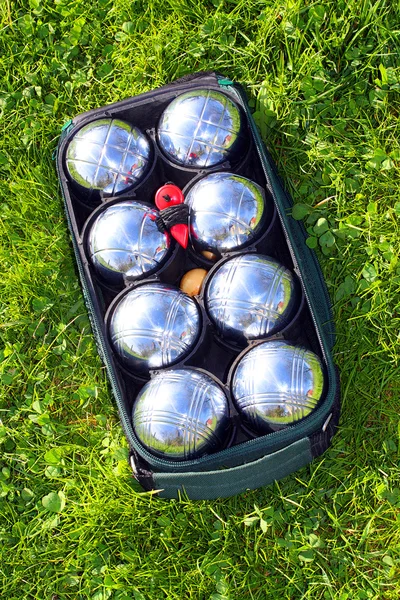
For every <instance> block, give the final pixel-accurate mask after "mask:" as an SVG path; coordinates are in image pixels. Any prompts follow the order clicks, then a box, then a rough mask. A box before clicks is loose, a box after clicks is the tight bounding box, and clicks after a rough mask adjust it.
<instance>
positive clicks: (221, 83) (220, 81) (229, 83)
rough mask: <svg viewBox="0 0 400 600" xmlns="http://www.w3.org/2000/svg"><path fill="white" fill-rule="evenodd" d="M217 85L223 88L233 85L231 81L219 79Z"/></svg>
mask: <svg viewBox="0 0 400 600" xmlns="http://www.w3.org/2000/svg"><path fill="white" fill-rule="evenodd" d="M218 83H219V85H224V86H228V85H233V81H232V80H231V79H226V78H225V79H219V80H218Z"/></svg>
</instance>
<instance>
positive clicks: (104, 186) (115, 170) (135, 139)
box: [65, 118, 151, 200]
mask: <svg viewBox="0 0 400 600" xmlns="http://www.w3.org/2000/svg"><path fill="white" fill-rule="evenodd" d="M150 158H151V146H150V142H149V140H148V138H147V136H145V135H144V134H143V133H142V132H141V131H140V130H139V129H138V128H137V127H134V126H133V125H131V124H130V123H127V122H126V121H121V120H120V119H109V118H104V119H97V120H95V121H91V122H90V123H88V124H87V125H84V126H83V127H82V128H81V129H79V130H78V131H77V132H76V133H75V135H74V136H73V137H72V138H71V140H70V142H69V144H68V146H67V150H66V155H65V164H66V170H67V173H68V176H69V179H70V180H71V182H72V183H73V184H74V185H75V186H76V187H77V188H78V190H79V191H80V192H81V193H82V194H83V195H84V196H85V197H89V199H94V200H98V199H99V198H100V192H103V193H104V194H106V195H108V196H115V195H117V194H121V193H123V192H127V191H128V190H130V189H131V188H132V187H133V186H135V185H137V184H138V183H139V182H140V181H141V180H142V179H143V178H144V176H145V175H146V173H147V172H148V170H149V168H150Z"/></svg>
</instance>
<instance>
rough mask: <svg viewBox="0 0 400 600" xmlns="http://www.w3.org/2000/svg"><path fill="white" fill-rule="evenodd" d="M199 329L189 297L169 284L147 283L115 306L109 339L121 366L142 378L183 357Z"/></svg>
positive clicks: (197, 314)
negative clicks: (150, 370) (122, 364)
mask: <svg viewBox="0 0 400 600" xmlns="http://www.w3.org/2000/svg"><path fill="white" fill-rule="evenodd" d="M201 327H202V322H201V314H200V309H199V308H198V305H197V304H196V302H195V301H194V300H192V298H189V296H187V295H186V294H184V293H183V292H181V291H180V290H179V289H178V288H175V287H173V286H171V285H167V284H164V283H148V284H144V285H141V286H138V287H137V288H136V289H134V290H132V291H131V292H129V293H128V294H126V296H124V297H123V298H122V300H121V301H120V302H119V304H118V305H117V306H116V308H115V310H114V312H113V314H112V317H111V321H110V338H111V343H112V346H113V348H114V351H115V352H116V353H117V355H118V356H119V357H120V359H121V360H122V362H123V363H124V365H125V366H126V367H127V368H128V369H130V370H132V371H133V372H134V373H136V374H138V375H141V376H143V375H146V374H147V373H148V371H149V369H158V368H162V367H168V366H169V365H171V364H173V363H175V362H177V361H179V360H182V359H183V358H185V356H186V355H187V354H189V352H190V351H191V350H192V349H193V347H194V345H195V344H196V342H197V339H198V337H199V335H200V332H201Z"/></svg>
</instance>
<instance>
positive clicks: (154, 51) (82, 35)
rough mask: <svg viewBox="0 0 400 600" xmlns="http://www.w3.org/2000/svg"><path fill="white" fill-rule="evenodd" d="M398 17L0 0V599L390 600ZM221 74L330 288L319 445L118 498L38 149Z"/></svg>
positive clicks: (53, 183)
mask: <svg viewBox="0 0 400 600" xmlns="http://www.w3.org/2000/svg"><path fill="white" fill-rule="evenodd" d="M399 51H400V12H399V10H398V7H397V3H396V2H391V1H390V0H386V1H382V0H376V1H374V2H369V1H366V0H346V1H344V0H336V1H333V0H327V1H326V2H324V3H322V2H321V3H319V4H318V3H315V2H314V3H313V2H306V1H305V0H290V1H287V2H276V1H273V0H268V1H261V0H260V1H256V0H246V1H245V0H238V1H236V0H235V1H233V0H214V1H213V2H198V1H196V2H195V1H193V0H187V1H184V0H148V1H147V2H145V1H143V2H142V1H140V0H136V1H135V0H129V1H128V0H115V1H114V2H110V1H109V0H99V1H98V2H94V1H90V0H89V1H86V2H82V1H81V0H56V2H51V1H50V0H43V1H41V0H30V1H29V2H28V1H27V0H25V1H23V0H19V1H15V2H11V0H3V2H2V3H0V56H1V58H0V71H1V84H0V133H1V135H0V169H1V181H0V232H1V233H0V235H1V239H2V245H1V250H0V269H1V282H2V286H1V290H0V294H1V296H0V297H1V304H0V310H1V319H0V336H1V345H0V374H1V382H2V386H1V391H0V394H1V396H0V418H1V421H2V425H0V446H1V457H0V590H1V593H0V595H1V598H2V599H3V598H4V599H7V600H11V599H18V600H20V599H21V598H24V599H25V598H26V599H29V600H31V599H39V600H75V599H79V600H80V599H91V600H102V599H106V598H110V599H112V600H117V599H119V600H123V599H125V600H127V599H131V600H161V599H162V598H168V599H176V600H183V599H186V598H193V599H196V600H200V599H204V600H209V599H212V600H228V599H229V600H237V599H239V600H241V599H247V598H248V599H251V600H264V599H274V600H275V599H287V600H289V599H290V600H300V599H303V598H304V599H315V600H317V599H324V600H325V599H326V600H329V599H338V600H346V599H348V600H355V599H357V600H359V599H360V600H361V599H376V600H389V599H390V600H397V599H398V598H399V597H400V489H399V488H400V484H399V477H400V468H399V459H400V439H399V434H400V427H399V406H400V404H399V399H400V361H399V358H400V344H399V342H400V340H399V331H400V300H399V299H400V295H399V289H400V262H399V250H400V235H399V233H400V232H399V218H400V194H399V183H400V178H399V175H400V145H399V139H400V127H399V109H400V94H399V91H400V68H399V58H398V57H399ZM210 68H211V69H217V70H219V71H221V72H223V73H225V74H226V75H228V76H229V77H231V78H233V79H234V80H237V81H239V82H241V83H243V84H244V85H245V87H246V89H247V92H248V95H249V99H250V100H251V102H252V103H253V106H254V108H255V110H256V119H257V123H258V125H259V127H260V129H261V131H262V134H263V136H264V138H265V140H266V142H267V144H268V146H269V148H270V150H271V152H272V154H273V156H274V158H275V160H276V162H277V164H278V166H279V170H280V173H281V174H282V176H283V177H284V179H285V181H286V184H287V186H288V187H289V189H290V190H291V192H292V193H293V196H294V199H295V202H296V203H297V208H296V210H295V216H296V217H299V218H304V220H305V223H306V226H307V228H308V231H309V234H310V240H309V244H310V245H312V246H316V247H317V249H318V253H319V256H320V259H321V265H322V269H323V271H324V274H325V277H326V280H327V282H328V286H329V290H330V294H331V297H332V299H333V301H334V312H335V318H336V322H337V329H338V341H337V345H336V351H335V358H336V362H337V363H338V365H339V367H340V369H341V373H342V386H343V387H342V390H343V412H342V418H341V426H340V429H339V432H338V434H337V436H336V437H335V439H334V442H333V446H332V448H331V449H330V450H329V451H328V452H327V453H326V454H325V455H324V457H323V458H322V459H319V460H317V461H315V462H314V463H313V464H312V465H311V466H310V467H309V468H307V469H303V470H301V471H299V472H298V473H296V474H294V475H292V476H290V477H287V478H286V479H285V480H283V481H281V482H279V483H276V484H275V485H273V486H271V487H269V488H266V489H261V490H257V491H254V492H248V493H246V494H243V495H242V496H240V497H236V498H232V499H225V500H216V501H212V502H190V501H187V500H185V499H182V500H180V501H164V500H161V499H159V498H157V497H156V496H153V495H151V494H147V493H140V491H138V490H137V488H136V486H135V484H134V482H133V480H132V478H131V475H130V473H129V469H128V466H127V464H126V444H125V441H124V438H123V435H122V432H121V429H120V425H119V422H118V418H117V415H116V410H115V408H114V406H113V402H112V398H111V396H110V391H109V389H108V386H107V382H106V378H105V374H104V370H103V369H102V367H101V362H100V359H99V358H98V356H97V353H96V348H95V345H94V342H93V339H92V336H91V332H90V327H89V322H88V319H87V316H86V312H85V308H84V304H83V300H82V295H81V291H80V288H79V284H78V283H77V276H76V273H75V270H74V260H73V257H72V252H71V246H70V242H69V237H68V232H67V228H66V224H65V220H64V215H63V210H62V204H61V197H60V193H59V191H58V185H57V180H56V173H55V167H54V163H53V162H52V160H51V154H52V151H53V149H54V148H55V145H56V142H57V138H58V135H59V131H60V128H61V126H62V124H63V123H64V121H66V120H67V119H68V118H70V117H72V116H74V115H75V114H77V113H79V112H81V111H84V110H88V109H90V108H94V107H97V106H101V105H104V104H107V103H109V102H114V101H118V100H121V99H122V98H125V97H128V96H130V95H136V94H138V93H140V92H143V91H146V90H150V89H152V88H155V87H157V86H159V85H161V84H164V83H167V82H169V81H171V80H172V79H174V78H176V77H178V76H181V75H184V74H186V73H189V72H193V71H196V70H201V69H210Z"/></svg>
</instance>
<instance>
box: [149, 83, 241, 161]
mask: <svg viewBox="0 0 400 600" xmlns="http://www.w3.org/2000/svg"><path fill="white" fill-rule="evenodd" d="M157 137H158V141H159V144H160V146H161V149H162V150H163V152H164V153H165V154H166V156H167V158H169V159H170V160H172V161H173V162H175V163H178V164H180V165H183V166H185V167H193V168H199V169H200V168H203V167H213V166H214V165H218V164H220V163H222V162H224V161H225V160H227V159H229V158H233V157H235V156H236V155H237V154H238V152H240V150H243V147H244V145H245V141H244V137H243V136H242V118H241V114H240V110H239V108H238V106H237V105H236V104H235V103H234V102H233V101H232V100H230V99H229V98H228V96H226V95H225V94H223V93H222V92H217V91H213V90H204V89H203V90H193V91H191V92H186V93H185V94H181V95H180V96H178V97H177V98H175V100H173V101H172V102H171V103H170V104H169V105H168V106H167V108H166V109H165V111H164V112H163V114H162V116H161V119H160V122H159V124H158V128H157Z"/></svg>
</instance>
